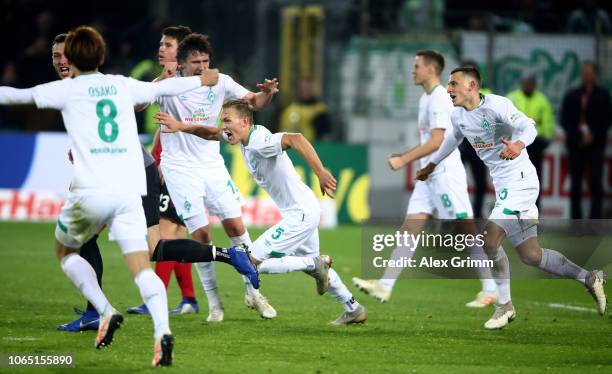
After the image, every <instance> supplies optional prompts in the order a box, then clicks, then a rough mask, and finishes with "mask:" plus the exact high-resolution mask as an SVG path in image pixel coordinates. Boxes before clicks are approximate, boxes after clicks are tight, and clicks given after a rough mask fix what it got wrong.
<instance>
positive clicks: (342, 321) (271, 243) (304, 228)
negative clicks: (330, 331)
mask: <svg viewBox="0 0 612 374" xmlns="http://www.w3.org/2000/svg"><path fill="white" fill-rule="evenodd" d="M156 118H157V120H158V121H159V122H160V124H162V125H165V126H162V132H177V131H182V132H186V133H188V134H193V135H197V136H199V137H201V138H204V139H208V140H217V141H220V140H226V141H228V142H229V143H230V144H232V145H235V144H240V145H241V147H242V156H243V159H244V162H245V164H246V165H247V168H248V170H249V173H250V174H251V175H252V176H253V178H254V179H255V181H256V182H257V184H258V185H259V186H260V187H261V188H263V189H264V190H265V191H266V192H268V194H269V195H270V197H271V198H272V200H273V201H274V202H275V203H276V205H277V206H278V208H279V209H280V211H281V214H282V220H281V221H280V222H279V223H277V224H276V225H274V226H272V227H271V228H269V229H268V230H266V232H265V233H263V234H262V235H261V236H260V237H259V238H257V240H255V242H254V243H253V246H252V252H251V258H252V260H253V262H254V263H255V264H256V265H258V269H259V272H260V273H267V274H278V273H288V272H293V271H304V272H306V273H307V274H309V275H311V276H312V277H313V278H315V280H316V283H317V292H318V293H319V294H320V295H322V294H324V293H325V292H327V291H328V290H329V292H330V293H331V294H332V296H333V297H334V298H335V299H336V300H338V302H340V303H341V304H342V306H343V308H344V310H345V312H344V313H343V314H342V315H341V316H340V317H338V318H337V319H336V320H334V321H332V322H331V324H334V325H346V324H351V323H363V322H365V321H366V319H367V312H366V309H365V308H364V307H363V306H362V305H361V304H359V303H358V302H357V301H356V300H355V299H354V298H353V295H352V294H351V293H350V292H349V290H348V289H347V288H346V286H345V285H344V284H343V283H342V281H341V280H340V277H339V276H338V274H337V273H336V272H335V271H334V270H333V269H331V268H330V266H331V258H330V257H329V256H321V255H320V254H319V230H318V225H319V220H320V217H321V209H320V207H319V202H318V201H317V198H316V197H315V195H314V193H313V192H312V190H310V188H308V187H307V186H306V185H305V184H304V183H303V182H302V180H301V179H300V177H299V175H298V174H297V173H296V171H295V169H294V167H293V163H292V162H291V160H290V159H289V156H287V153H286V152H285V151H286V150H287V149H289V148H293V149H294V150H295V151H296V152H297V153H298V154H299V155H300V156H302V158H304V160H306V162H307V163H308V165H309V166H310V167H311V169H312V170H313V171H314V172H315V174H316V175H317V177H318V178H319V183H320V185H321V192H322V193H323V194H324V195H325V194H327V195H329V196H332V197H333V191H334V190H335V188H336V180H335V179H334V177H333V176H332V175H331V173H329V172H328V171H327V170H326V169H325V168H324V167H323V164H322V163H321V160H320V159H319V156H318V155H317V153H316V152H315V150H314V148H313V147H312V145H311V144H310V143H309V142H308V141H307V140H306V138H304V136H303V135H302V134H290V133H275V134H272V133H270V131H269V130H268V129H266V128H265V127H262V126H257V125H255V124H253V107H252V106H251V105H250V104H249V103H248V102H247V101H245V100H231V101H228V102H226V103H225V104H223V111H222V114H221V122H222V125H223V127H222V129H219V128H215V127H209V126H194V125H188V124H184V123H181V122H179V121H176V120H175V119H174V118H172V117H171V116H170V115H168V114H166V113H162V112H160V113H157V115H156Z"/></svg>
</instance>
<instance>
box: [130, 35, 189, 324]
mask: <svg viewBox="0 0 612 374" xmlns="http://www.w3.org/2000/svg"><path fill="white" fill-rule="evenodd" d="M191 33H192V31H191V28H189V27H188V26H181V25H179V26H169V27H166V28H165V29H163V30H162V36H161V39H160V41H159V48H158V52H157V56H158V62H159V65H160V66H161V67H162V72H161V75H160V76H159V77H158V78H156V79H155V81H159V80H162V79H165V78H168V77H172V76H175V74H176V69H177V62H176V50H177V48H178V44H179V43H180V42H181V41H182V40H183V39H185V37H186V36H187V35H189V34H191ZM147 106H148V105H142V106H137V107H136V111H141V110H144V109H145V108H146V107H147ZM161 151H162V149H161V142H160V139H159V130H158V131H157V132H156V133H155V136H154V139H153V149H152V151H151V152H152V154H153V158H154V159H155V163H156V165H157V168H158V169H159V163H160V161H161ZM159 173H160V174H161V171H159ZM158 202H159V236H160V237H161V238H163V239H164V240H169V239H180V238H185V237H186V235H187V231H186V228H185V224H184V223H183V222H182V221H181V220H180V218H179V217H178V214H177V213H176V209H175V207H174V204H173V203H172V200H171V199H170V195H169V194H168V189H167V187H166V184H165V183H164V182H163V180H162V183H161V191H160V198H159V199H158ZM173 271H174V275H175V277H176V281H177V283H178V285H179V288H180V289H181V296H182V299H181V302H180V303H179V305H178V306H177V307H176V309H174V310H173V311H171V312H170V314H187V313H198V312H199V311H200V307H199V305H198V302H197V300H196V297H195V292H194V289H193V280H192V277H191V264H190V263H180V262H176V261H159V262H157V263H156V264H155V273H156V274H157V275H158V276H159V278H160V279H161V280H162V282H164V285H165V286H166V289H167V288H168V284H169V283H170V278H171V276H172V272H173ZM127 312H128V313H130V314H149V310H148V309H147V306H146V304H141V305H139V306H136V307H132V308H128V310H127Z"/></svg>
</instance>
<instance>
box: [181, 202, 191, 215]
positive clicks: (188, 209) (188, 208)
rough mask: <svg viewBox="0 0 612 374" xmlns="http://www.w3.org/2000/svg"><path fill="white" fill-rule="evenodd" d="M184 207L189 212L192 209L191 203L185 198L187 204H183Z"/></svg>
mask: <svg viewBox="0 0 612 374" xmlns="http://www.w3.org/2000/svg"><path fill="white" fill-rule="evenodd" d="M183 208H185V210H186V211H187V213H189V211H190V210H191V203H190V202H189V201H186V200H185V204H183Z"/></svg>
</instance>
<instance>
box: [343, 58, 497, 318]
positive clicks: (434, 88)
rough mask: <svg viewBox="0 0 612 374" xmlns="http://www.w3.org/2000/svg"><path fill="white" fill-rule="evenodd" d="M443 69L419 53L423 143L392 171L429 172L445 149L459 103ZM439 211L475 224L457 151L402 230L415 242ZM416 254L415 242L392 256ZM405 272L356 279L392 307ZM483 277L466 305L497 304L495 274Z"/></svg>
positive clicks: (413, 200)
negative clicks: (413, 167) (416, 164)
mask: <svg viewBox="0 0 612 374" xmlns="http://www.w3.org/2000/svg"><path fill="white" fill-rule="evenodd" d="M443 70H444V57H443V56H442V55H441V54H440V53H438V52H436V51H432V50H422V51H418V52H417V53H416V57H415V63H414V68H413V70H412V76H413V78H414V83H415V84H416V85H420V86H421V87H423V91H424V92H423V94H422V95H421V98H420V100H419V116H418V126H419V132H420V134H421V142H420V144H419V145H417V146H415V147H413V148H411V149H410V150H408V151H406V152H404V153H402V154H392V155H390V156H389V158H388V160H387V161H388V163H389V166H390V167H391V169H392V170H399V169H400V168H402V167H404V166H406V165H408V164H409V163H411V162H413V161H416V160H419V161H420V164H421V167H424V166H425V165H427V163H428V162H429V159H430V158H431V155H432V154H433V153H434V152H436V151H437V150H438V148H439V147H440V145H441V144H442V141H443V140H444V136H445V134H447V133H448V132H450V131H451V130H452V125H451V120H450V115H451V112H452V110H453V103H452V102H451V100H450V97H449V96H448V94H447V93H446V90H445V89H444V87H443V86H442V85H441V84H440V74H441V73H442V71H443ZM434 211H436V212H437V217H438V218H440V219H445V220H455V219H467V220H470V221H465V222H462V223H463V224H464V225H468V224H470V223H471V219H472V216H473V213H472V205H471V204H470V198H469V196H468V192H467V177H466V174H465V168H464V167H463V164H462V163H461V156H460V154H459V151H458V150H455V151H453V152H452V153H451V155H450V156H449V157H448V158H447V159H445V160H444V162H442V164H441V165H440V166H439V167H438V168H437V169H436V172H435V173H434V174H433V175H432V177H431V178H430V179H429V180H427V181H425V182H423V181H417V182H416V184H415V186H414V191H413V193H412V196H410V201H409V202H408V211H407V212H406V217H405V219H404V223H403V225H402V227H401V229H400V230H401V231H402V232H407V233H408V234H410V235H411V237H414V236H415V235H417V234H418V233H420V232H421V231H422V230H423V227H424V226H425V224H426V223H427V221H428V220H429V219H430V218H431V217H432V215H433V214H434ZM473 231H475V228H474V230H473ZM415 249H416V248H415V245H414V243H408V245H404V246H400V247H397V248H396V249H395V250H394V251H393V252H392V254H391V260H394V261H395V262H397V260H400V259H402V258H406V259H409V258H411V257H412V256H413V255H414V252H415ZM475 252H478V253H475ZM471 255H472V257H473V258H477V257H484V254H483V253H482V248H475V247H472V251H471ZM402 270H403V268H401V267H387V268H386V269H385V272H384V274H383V276H382V277H381V279H380V280H378V279H372V280H368V279H361V278H356V277H355V278H353V284H354V285H355V287H357V288H359V289H360V290H362V291H363V292H365V293H366V294H368V295H371V296H372V297H374V298H376V299H377V300H379V301H380V302H386V301H388V300H389V298H390V297H391V291H392V290H393V286H394V285H395V282H396V281H397V278H398V277H399V275H400V273H401V272H402ZM478 276H479V278H480V279H481V282H482V290H481V291H480V292H479V293H478V295H477V296H476V299H475V300H473V301H471V302H469V303H467V304H466V306H468V307H473V308H483V307H486V306H489V305H492V304H493V303H494V302H495V301H496V300H497V290H496V287H495V282H494V281H493V280H492V279H491V272H490V271H487V270H485V269H478Z"/></svg>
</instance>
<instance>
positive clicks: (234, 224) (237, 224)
mask: <svg viewBox="0 0 612 374" xmlns="http://www.w3.org/2000/svg"><path fill="white" fill-rule="evenodd" d="M223 228H224V229H225V232H226V233H227V235H228V236H229V237H234V236H241V235H242V234H244V232H245V231H246V230H245V228H244V225H243V224H242V219H241V218H230V219H226V220H225V221H223Z"/></svg>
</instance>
